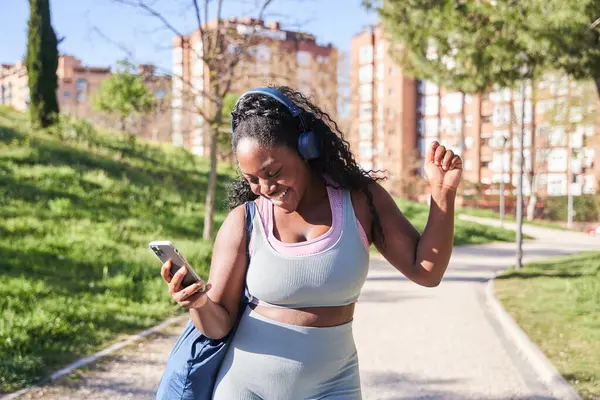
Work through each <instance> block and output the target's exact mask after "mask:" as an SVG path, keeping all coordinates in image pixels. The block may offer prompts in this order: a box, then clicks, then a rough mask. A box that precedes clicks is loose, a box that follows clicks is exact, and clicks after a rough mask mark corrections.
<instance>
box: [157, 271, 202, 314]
mask: <svg viewBox="0 0 600 400" xmlns="http://www.w3.org/2000/svg"><path fill="white" fill-rule="evenodd" d="M170 271H171V260H169V261H167V262H166V263H164V264H163V266H162V268H161V270H160V272H161V275H162V277H163V279H164V280H165V282H167V284H168V285H169V293H170V294H171V297H173V300H175V301H176V302H177V304H179V305H180V306H181V307H183V308H200V307H202V306H204V305H205V304H206V302H207V301H208V296H207V295H206V292H208V290H209V289H210V284H208V285H206V288H205V289H204V290H202V288H203V287H204V282H203V281H198V282H196V283H194V284H193V285H190V286H188V287H185V288H184V287H182V286H181V283H182V282H183V278H184V277H185V274H187V268H185V267H182V268H179V269H178V270H177V272H175V274H174V275H173V276H171V272H170Z"/></svg>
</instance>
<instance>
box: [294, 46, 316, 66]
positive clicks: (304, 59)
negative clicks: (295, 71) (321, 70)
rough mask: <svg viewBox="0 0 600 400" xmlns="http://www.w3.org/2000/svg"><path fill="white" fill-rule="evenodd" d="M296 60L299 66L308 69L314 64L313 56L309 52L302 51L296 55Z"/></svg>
mask: <svg viewBox="0 0 600 400" xmlns="http://www.w3.org/2000/svg"><path fill="white" fill-rule="evenodd" d="M296 60H297V62H298V65H300V66H302V67H306V66H309V65H310V63H311V62H312V55H311V54H310V53H309V52H308V51H303V50H300V51H298V52H297V53H296Z"/></svg>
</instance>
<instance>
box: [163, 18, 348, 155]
mask: <svg viewBox="0 0 600 400" xmlns="http://www.w3.org/2000/svg"><path fill="white" fill-rule="evenodd" d="M222 26H223V27H225V28H226V29H230V30H233V31H234V32H237V34H238V35H240V36H244V35H250V34H251V35H253V45H252V47H251V50H250V56H249V57H246V58H243V59H242V61H241V62H240V64H239V65H238V66H237V67H236V70H235V75H234V76H235V78H234V80H233V86H232V88H231V93H234V94H237V95H239V94H241V93H243V92H244V91H246V90H248V89H251V88H253V87H257V86H263V85H266V84H267V83H278V84H286V85H290V86H293V87H295V88H297V89H299V90H300V91H301V92H303V93H304V94H306V95H309V96H310V97H311V98H312V99H313V100H314V101H315V102H316V103H317V104H318V105H319V106H321V107H323V108H324V109H325V110H326V111H327V112H328V113H330V114H331V115H332V117H335V115H336V110H337V103H336V102H337V64H338V60H337V50H336V49H335V48H334V47H333V46H332V45H330V44H329V45H320V44H318V43H317V41H316V38H315V36H313V35H310V34H307V33H303V32H295V31H289V30H283V29H281V27H280V25H279V23H277V22H273V23H270V24H265V22H264V21H261V20H256V19H250V18H242V19H236V18H232V19H228V20H224V21H222ZM210 29H216V22H215V21H213V22H209V23H208V24H207V26H205V27H204V30H210ZM200 54H202V41H201V39H200V32H199V30H197V31H194V32H192V33H191V34H190V35H187V36H182V37H179V36H178V37H175V38H174V40H173V68H172V70H173V76H174V78H173V80H174V81H173V142H174V143H175V144H176V145H180V146H184V147H185V148H187V149H189V150H190V151H192V152H193V153H194V154H198V155H204V154H208V139H207V135H208V133H207V129H206V126H205V124H204V119H203V117H202V116H201V115H200V114H199V113H197V112H194V107H195V106H196V107H199V108H201V109H208V107H210V105H209V104H208V103H209V102H208V100H206V99H205V98H204V96H202V95H201V94H199V93H200V92H201V91H203V90H205V89H207V88H208V87H209V84H210V81H209V78H208V71H207V68H206V66H205V65H204V63H203V62H202V60H201V59H200V57H199V55H200ZM175 77H180V78H179V79H178V78H175Z"/></svg>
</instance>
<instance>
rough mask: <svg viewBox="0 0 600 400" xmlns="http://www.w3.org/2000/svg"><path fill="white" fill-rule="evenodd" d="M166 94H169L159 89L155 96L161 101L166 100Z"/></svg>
mask: <svg viewBox="0 0 600 400" xmlns="http://www.w3.org/2000/svg"><path fill="white" fill-rule="evenodd" d="M166 94H167V93H166V92H165V91H164V89H158V90H157V91H156V92H154V95H155V96H156V97H157V98H159V99H162V98H164V97H165V95H166Z"/></svg>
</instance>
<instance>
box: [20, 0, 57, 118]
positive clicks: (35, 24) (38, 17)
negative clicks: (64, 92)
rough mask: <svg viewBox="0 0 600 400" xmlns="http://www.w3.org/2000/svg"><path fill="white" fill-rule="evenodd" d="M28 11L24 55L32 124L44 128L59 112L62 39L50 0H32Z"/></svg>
mask: <svg viewBox="0 0 600 400" xmlns="http://www.w3.org/2000/svg"><path fill="white" fill-rule="evenodd" d="M29 13H30V14H29V22H28V31H27V55H26V57H25V65H26V66H27V77H28V80H29V81H28V85H29V97H30V103H29V114H30V118H31V122H32V124H33V125H35V126H41V127H43V128H45V127H48V126H50V125H51V124H52V123H53V122H54V121H56V118H57V115H58V112H59V109H58V101H57V99H56V89H57V87H58V82H57V77H56V69H57V68H58V42H59V41H58V39H57V38H56V34H55V33H54V29H53V28H52V22H51V19H50V1H49V0H30V1H29Z"/></svg>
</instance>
